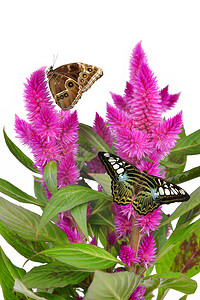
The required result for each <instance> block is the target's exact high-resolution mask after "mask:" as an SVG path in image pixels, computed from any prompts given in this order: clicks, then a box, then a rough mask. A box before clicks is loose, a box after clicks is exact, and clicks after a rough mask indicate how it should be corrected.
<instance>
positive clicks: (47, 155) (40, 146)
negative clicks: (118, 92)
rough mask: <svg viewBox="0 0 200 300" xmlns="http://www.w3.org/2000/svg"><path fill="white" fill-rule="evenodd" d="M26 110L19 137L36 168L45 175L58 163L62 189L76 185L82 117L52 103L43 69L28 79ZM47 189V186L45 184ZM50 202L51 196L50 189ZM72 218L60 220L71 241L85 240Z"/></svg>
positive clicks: (17, 124)
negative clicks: (47, 170)
mask: <svg viewBox="0 0 200 300" xmlns="http://www.w3.org/2000/svg"><path fill="white" fill-rule="evenodd" d="M24 98H25V107H26V110H27V115H28V120H29V122H27V121H24V120H21V119H20V118H19V117H18V116H16V119H15V129H16V132H17V136H18V137H19V138H20V139H21V141H22V143H23V144H26V145H27V146H28V147H29V148H30V149H31V151H32V154H33V156H34V162H35V163H34V165H35V166H37V168H38V170H39V171H40V172H41V174H42V173H43V169H44V167H45V165H46V164H47V163H48V162H49V161H55V162H56V163H57V182H58V189H60V188H62V187H64V186H66V185H69V184H76V183H77V181H78V177H79V172H78V170H77V167H76V163H75V158H76V153H77V147H78V145H77V144H76V142H77V140H78V118H77V113H76V111H75V112H73V113H71V111H60V112H58V111H57V110H56V109H55V108H54V105H53V104H52V102H51V100H50V95H49V92H48V87H47V82H46V77H45V68H41V69H39V70H37V71H35V72H33V74H32V75H31V76H30V79H27V83H26V84H25V91H24ZM43 184H44V186H45V188H46V185H45V183H44V182H43ZM46 194H47V199H50V197H51V194H50V192H49V191H48V190H47V188H46ZM66 215H67V216H68V218H66V217H65V218H64V217H62V215H61V217H60V222H59V225H58V226H59V227H60V228H62V229H63V230H64V231H65V232H66V234H67V235H68V238H69V240H70V241H71V242H82V241H84V237H83V235H81V236H80V235H79V233H78V232H77V230H76V229H75V228H73V226H72V223H71V222H70V217H69V213H66Z"/></svg>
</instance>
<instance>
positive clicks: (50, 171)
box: [43, 161, 57, 195]
mask: <svg viewBox="0 0 200 300" xmlns="http://www.w3.org/2000/svg"><path fill="white" fill-rule="evenodd" d="M43 178H44V182H45V184H46V186H47V188H48V190H49V192H50V193H51V194H52V195H53V194H54V193H55V192H56V191H57V164H56V162H55V161H50V162H49V163H48V164H47V165H46V166H45V167H44V171H43Z"/></svg>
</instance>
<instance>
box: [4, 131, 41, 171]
mask: <svg viewBox="0 0 200 300" xmlns="http://www.w3.org/2000/svg"><path fill="white" fill-rule="evenodd" d="M3 134H4V139H5V142H6V145H7V146H8V148H9V150H10V152H11V153H12V154H13V155H14V156H15V157H16V158H17V159H18V160H19V161H20V162H21V163H22V164H23V165H24V166H25V167H26V168H28V169H29V170H31V171H32V172H34V173H39V171H38V170H37V168H36V167H33V165H34V162H33V161H32V160H31V159H30V158H29V157H28V156H26V155H25V154H24V153H23V152H22V151H21V150H20V149H19V148H18V147H17V146H16V145H15V144H14V143H13V142H12V141H11V140H10V139H9V137H8V136H7V134H6V132H5V129H4V130H3Z"/></svg>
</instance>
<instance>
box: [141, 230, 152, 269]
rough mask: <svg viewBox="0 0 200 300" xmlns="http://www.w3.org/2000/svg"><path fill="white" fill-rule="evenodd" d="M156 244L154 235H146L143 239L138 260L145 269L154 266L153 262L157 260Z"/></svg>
mask: <svg viewBox="0 0 200 300" xmlns="http://www.w3.org/2000/svg"><path fill="white" fill-rule="evenodd" d="M155 246H156V243H155V241H154V238H153V233H151V234H150V235H149V236H148V235H146V236H144V237H143V238H142V240H141V242H140V245H139V250H138V259H139V264H140V265H142V264H144V266H145V268H146V269H148V266H149V265H150V266H151V265H152V262H153V261H155V259H156V254H155V253H156V248H155Z"/></svg>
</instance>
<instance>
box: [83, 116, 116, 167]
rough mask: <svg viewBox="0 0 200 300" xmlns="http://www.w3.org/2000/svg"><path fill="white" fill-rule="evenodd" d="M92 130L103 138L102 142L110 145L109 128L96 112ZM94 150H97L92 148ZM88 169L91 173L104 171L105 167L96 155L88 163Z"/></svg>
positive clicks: (110, 135)
mask: <svg viewBox="0 0 200 300" xmlns="http://www.w3.org/2000/svg"><path fill="white" fill-rule="evenodd" d="M93 129H94V131H95V132H96V133H97V134H98V135H99V136H100V137H101V138H102V139H103V140H104V142H105V143H106V144H107V145H108V146H109V147H111V146H112V142H113V137H112V134H111V130H110V128H109V127H108V126H106V122H105V121H104V120H103V118H102V117H100V116H99V114H98V113H96V116H95V120H94V126H93ZM94 152H97V151H96V150H95V149H94ZM87 166H88V170H89V171H90V172H93V173H104V172H105V168H104V166H103V165H102V163H101V162H100V160H99V158H98V156H96V157H94V158H93V159H91V160H90V161H89V162H88V163H87Z"/></svg>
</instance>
